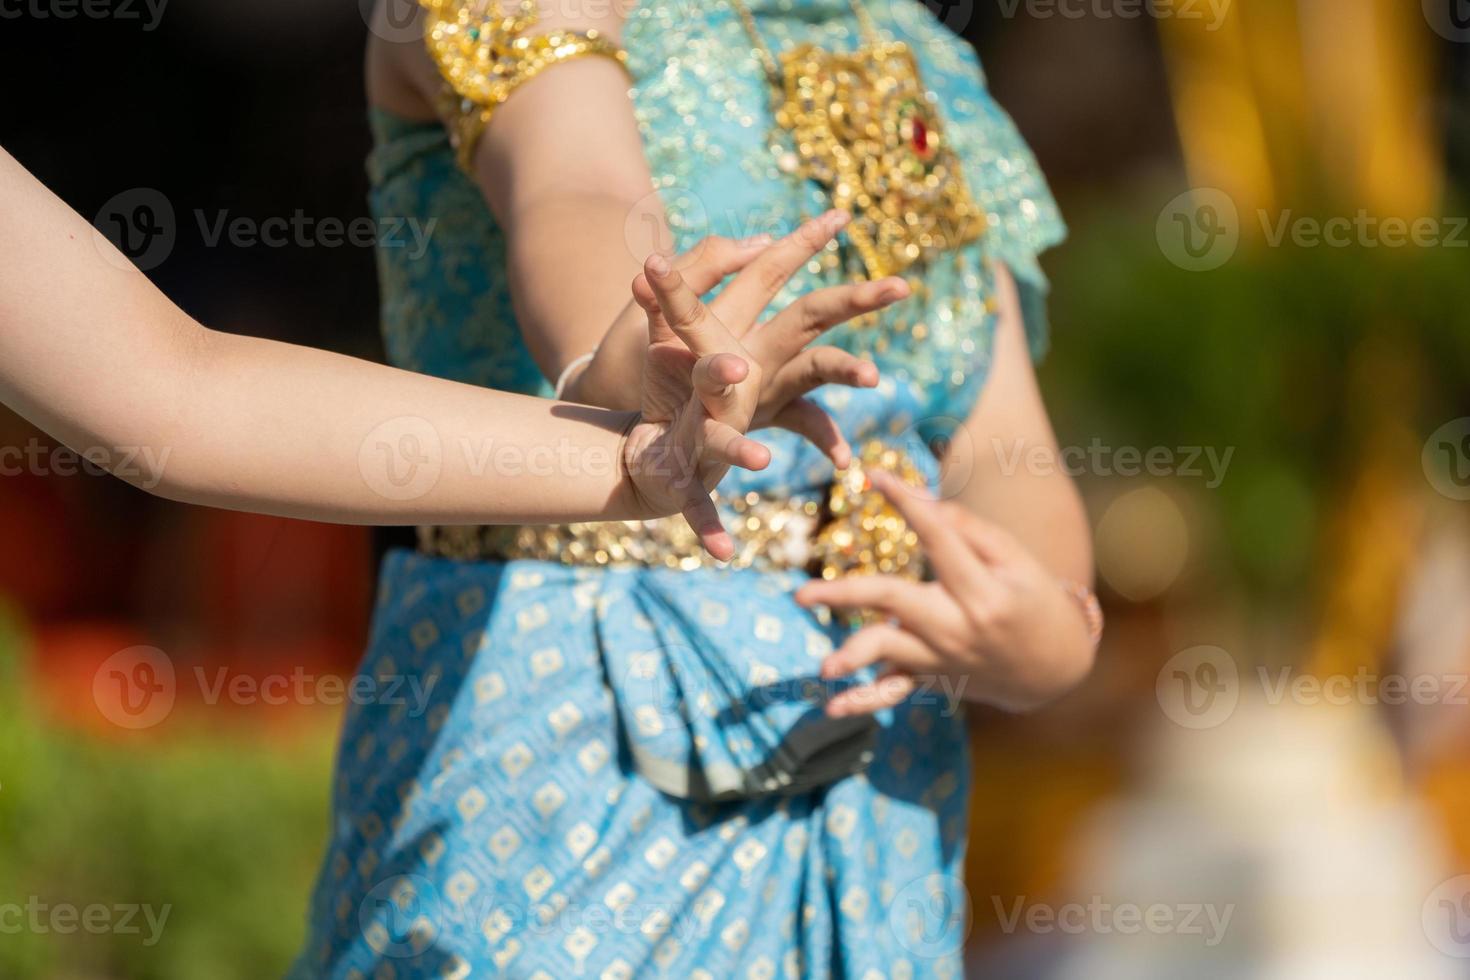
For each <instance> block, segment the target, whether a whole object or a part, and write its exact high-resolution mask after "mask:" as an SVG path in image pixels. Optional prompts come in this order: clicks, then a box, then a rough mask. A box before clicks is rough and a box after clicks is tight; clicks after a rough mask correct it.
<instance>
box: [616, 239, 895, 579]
mask: <svg viewBox="0 0 1470 980" xmlns="http://www.w3.org/2000/svg"><path fill="white" fill-rule="evenodd" d="M846 220H847V218H846V215H843V214H829V215H824V216H823V217H822V218H819V219H817V220H816V221H812V222H808V223H807V224H806V225H803V226H802V228H800V229H798V230H797V232H796V233H795V234H793V235H792V236H790V237H788V238H787V239H784V240H783V241H781V242H779V243H777V244H775V245H772V246H770V247H769V248H767V249H764V250H763V251H760V252H756V253H754V254H753V255H752V256H751V257H750V258H747V259H746V260H745V269H744V271H743V272H741V274H740V275H738V276H736V278H735V280H734V281H733V282H731V284H730V285H729V287H728V288H727V289H726V290H725V291H724V292H723V293H721V296H720V299H719V300H715V301H714V302H713V303H711V304H710V305H709V306H706V305H705V304H704V303H702V302H701V301H700V299H699V296H698V295H697V293H696V292H695V290H694V289H693V288H691V285H690V283H689V281H688V280H687V279H686V278H685V276H684V275H683V274H681V273H680V272H679V270H677V269H676V268H675V267H674V265H673V264H672V263H671V262H669V261H668V260H667V259H665V258H664V257H663V256H660V255H654V256H651V257H650V258H649V259H648V261H647V262H646V263H645V265H644V273H643V274H642V275H640V276H639V277H638V278H637V279H636V280H635V281H634V283H633V295H634V299H635V301H636V302H637V303H638V305H639V306H640V307H641V308H642V309H643V311H644V313H645V314H646V316H647V330H648V348H647V354H646V357H645V362H644V368H643V389H642V408H641V413H642V417H641V419H640V421H639V422H638V424H637V425H635V427H634V428H633V429H632V430H631V431H630V433H629V437H628V440H627V444H626V448H625V452H624V461H625V464H626V465H627V467H628V471H629V473H630V475H631V476H632V478H633V485H634V487H635V488H636V489H637V492H638V494H639V496H640V497H641V498H642V501H643V503H644V505H645V506H646V507H647V509H648V511H649V512H650V513H669V512H671V511H673V510H678V511H680V512H681V513H683V514H684V516H685V518H686V519H687V520H688V521H689V524H690V526H691V527H693V528H694V530H695V532H696V533H697V534H698V535H699V538H700V541H701V542H702V543H703V544H704V547H705V548H706V549H707V550H708V551H709V552H710V553H711V554H712V555H714V556H715V557H717V558H721V559H725V558H729V557H730V556H731V555H732V554H733V553H734V543H733V542H732V541H731V540H730V536H729V535H728V534H727V533H726V532H725V530H724V528H723V526H722V525H721V522H720V518H719V513H718V511H717V510H716V508H715V506H714V504H713V502H712V501H711V500H710V498H709V490H711V489H713V487H714V486H715V485H716V484H717V483H719V481H720V478H721V477H723V476H724V474H725V473H726V472H727V471H728V469H729V468H730V467H731V466H741V467H744V468H746V469H752V470H759V469H764V468H765V467H766V465H767V464H769V462H770V456H771V454H770V451H769V450H768V449H766V448H765V447H764V446H762V445H760V444H759V443H756V442H754V441H753V440H751V439H749V438H747V437H746V436H745V435H744V432H745V431H746V430H747V429H749V428H752V427H753V426H754V425H758V424H760V421H759V420H760V419H761V417H762V413H763V411H764V412H772V413H773V421H774V422H775V424H786V425H788V427H790V428H792V429H794V430H796V431H800V432H802V433H803V434H804V435H806V436H807V437H808V438H811V439H812V440H813V441H814V442H816V443H817V444H818V445H822V446H824V448H827V449H828V450H829V452H834V453H836V454H837V455H839V456H844V455H847V454H849V453H850V450H848V449H847V444H846V442H845V440H843V438H842V435H841V433H840V431H839V430H838V428H837V425H836V423H835V422H833V420H832V419H831V418H830V417H829V416H828V415H827V414H826V413H825V412H823V411H822V410H821V409H820V408H819V407H818V406H817V405H816V403H814V402H811V401H808V400H807V399H805V398H804V397H803V396H804V394H805V393H806V392H807V391H809V390H811V388H813V387H816V386H817V385H820V384H822V383H823V382H824V380H825V377H824V376H823V375H822V372H821V371H820V370H817V369H815V368H814V367H813V365H814V364H815V363H816V362H815V360H814V359H813V357H812V355H813V354H815V353H817V352H815V351H806V352H804V351H803V348H804V347H805V346H806V343H807V341H808V340H810V339H811V337H813V336H815V335H816V333H818V332H820V331H821V330H823V329H826V327H827V326H830V325H831V324H832V323H836V322H840V320H842V319H845V318H847V317H849V316H852V315H854V314H856V313H859V312H865V311H866V310H870V309H876V308H879V307H881V306H884V305H886V304H887V303H889V302H892V301H893V300H894V299H898V298H900V297H902V296H904V295H907V287H906V285H904V284H903V282H902V280H895V281H885V282H883V283H865V284H860V285H856V286H838V287H833V288H831V289H825V290H819V291H817V292H815V293H812V294H810V295H808V296H805V297H803V298H802V299H800V300H797V301H796V302H795V303H793V304H792V305H791V306H788V307H787V308H786V309H785V310H783V311H781V312H780V313H779V314H777V315H776V316H775V317H773V318H772V319H771V320H769V321H767V322H766V323H765V324H762V325H761V326H759V327H754V321H755V317H756V316H758V315H759V314H760V311H761V310H763V309H764V308H765V306H766V304H767V303H769V302H770V298H771V296H773V295H774V294H775V292H776V290H777V289H779V288H780V286H781V284H782V283H784V281H785V280H786V278H788V277H789V276H790V275H791V273H793V272H795V271H796V269H798V268H800V267H801V265H802V263H803V262H805V261H807V260H808V259H810V258H811V256H812V255H814V254H815V253H816V251H817V250H819V249H820V248H821V247H822V245H823V244H825V243H826V242H827V241H828V240H830V238H831V236H832V235H833V234H834V233H835V232H836V230H837V229H838V228H840V227H841V226H842V224H843V223H844V222H845V221H846ZM732 244H733V243H732ZM864 286H866V287H870V288H866V289H865V288H862V287H864ZM872 287H876V288H872ZM732 294H733V295H732ZM727 296H729V297H730V298H729V300H728V301H726V302H725V303H723V304H722V303H721V300H724V299H725V297H727ZM814 300H815V301H814ZM717 310H723V313H717ZM732 311H733V315H734V316H736V317H739V318H740V319H737V320H735V323H736V327H735V328H733V329H732V328H731V327H730V326H729V325H728V323H729V321H728V320H726V317H728V316H730V315H732ZM742 338H743V339H742ZM834 353H835V354H841V355H842V356H844V357H849V358H851V357H852V355H850V354H845V352H841V351H834ZM852 360H853V362H854V365H853V366H854V367H856V368H859V369H861V370H858V371H856V372H854V374H855V377H854V380H855V381H866V382H867V383H870V384H871V383H876V381H877V370H876V368H874V366H873V365H872V364H871V363H868V362H865V361H859V360H858V359H856V358H852ZM783 418H784V419H785V421H784V422H783V421H781V420H782V419H783ZM843 462H846V460H845V459H844V460H843Z"/></svg>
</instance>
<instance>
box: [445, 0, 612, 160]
mask: <svg viewBox="0 0 1470 980" xmlns="http://www.w3.org/2000/svg"><path fill="white" fill-rule="evenodd" d="M420 4H421V5H422V6H423V8H424V11H425V14H426V24H425V29H424V43H425V44H426V45H427V46H428V49H429V56H430V57H432V58H433V59H434V63H435V65H437V66H438V68H439V73H440V75H441V76H442V77H443V78H444V82H445V85H444V89H443V94H442V96H441V98H440V107H439V110H440V115H442V116H443V118H444V120H445V122H446V124H447V125H448V126H449V131H450V138H451V140H452V142H453V144H454V149H455V156H456V159H457V160H458V162H459V165H460V166H461V167H462V168H464V169H465V170H469V169H470V161H471V159H472V158H473V156H474V152H475V147H476V145H478V143H479V139H480V136H481V135H482V134H483V133H484V131H485V127H486V126H487V125H488V124H489V122H490V118H491V117H492V116H493V115H494V114H495V110H496V109H497V108H499V107H500V106H501V105H502V104H503V103H504V102H505V101H506V100H507V99H509V98H510V97H511V95H513V94H514V93H515V91H516V89H518V88H520V87H521V86H522V85H524V84H525V83H526V82H529V81H530V80H531V79H533V78H535V77H536V76H537V75H539V74H541V72H543V71H545V70H546V69H547V68H550V67H551V66H552V65H556V64H561V63H562V62H565V61H570V60H572V59H574V58H581V57H584V56H586V55H596V56H598V57H604V58H611V59H613V60H614V61H616V62H617V63H618V64H620V65H626V62H627V55H626V54H625V53H624V52H623V49H622V48H620V47H618V46H617V45H616V44H614V43H613V42H612V41H610V40H608V39H607V38H606V37H603V36H602V35H600V34H599V33H598V32H597V31H595V30H591V31H586V32H579V31H550V32H548V33H545V34H533V33H531V31H532V29H533V28H534V27H535V26H536V22H537V20H538V19H539V18H538V17H537V14H536V2H535V0H515V10H514V11H512V12H507V11H506V10H505V9H504V8H503V7H502V6H501V3H500V0H420Z"/></svg>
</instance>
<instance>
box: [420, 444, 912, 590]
mask: <svg viewBox="0 0 1470 980" xmlns="http://www.w3.org/2000/svg"><path fill="white" fill-rule="evenodd" d="M874 467H876V468H880V469H886V470H891V471H892V472H894V473H896V474H897V475H898V476H899V477H900V478H901V479H903V480H904V481H905V482H907V483H910V484H912V485H914V486H922V485H923V484H924V478H923V475H922V474H921V473H920V472H919V470H918V468H917V467H916V466H915V465H914V463H913V460H912V459H910V458H909V457H908V455H907V454H905V453H903V452H902V451H901V450H897V449H893V448H889V447H887V446H885V445H883V444H882V443H880V442H870V443H868V444H867V445H865V446H864V447H863V449H862V451H861V452H860V453H859V454H858V455H857V458H856V459H854V460H853V463H852V465H851V466H849V467H848V468H847V469H846V470H843V471H841V472H839V473H838V474H837V476H836V478H835V479H834V480H833V482H832V485H831V487H830V488H829V489H828V491H827V494H826V500H825V503H823V502H820V501H817V500H808V501H797V500H792V499H790V498H785V499H782V498H777V497H773V496H767V495H764V494H759V493H754V492H752V493H748V494H746V495H745V496H743V497H735V498H728V497H726V498H717V499H716V503H717V504H719V505H720V506H721V507H722V509H724V510H725V511H726V512H727V514H733V519H731V520H729V521H728V522H727V524H728V527H729V530H730V535H731V537H732V538H734V540H735V557H734V558H733V559H732V560H731V561H729V562H725V563H720V562H717V561H715V559H713V558H711V557H710V556H709V554H708V553H707V552H706V551H705V550H704V549H703V548H701V547H700V545H699V539H698V538H697V537H696V536H695V534H694V531H693V530H692V529H691V528H690V527H689V525H688V524H687V523H685V521H684V519H683V518H682V517H664V518H659V519H657V520H651V521H596V522H590V523H584V524H555V525H525V526H519V527H517V526H467V527H454V526H447V525H428V526H423V527H420V528H419V529H418V537H419V552H420V553H421V554H425V555H431V556H433V557H436V558H451V559H455V560H458V561H549V562H558V563H560V564H563V565H573V566H604V567H620V566H621V567H645V568H657V567H664V568H677V569H695V568H705V567H726V568H754V569H760V570H765V571H776V570H804V571H807V572H809V573H811V574H813V575H820V576H821V577H823V578H837V577H839V576H843V575H854V574H858V575H860V574H871V573H875V572H882V573H885V574H892V575H900V576H903V577H905V578H911V579H918V578H920V577H922V575H923V561H922V558H921V555H920V552H919V542H918V537H917V536H916V535H915V534H914V532H913V531H911V530H909V527H908V525H907V524H906V523H905V522H904V520H903V518H902V517H900V516H899V514H898V512H897V511H896V510H894V508H893V505H892V504H890V503H889V502H888V501H887V500H886V499H884V497H883V495H882V494H880V493H878V492H876V491H875V490H873V488H872V485H871V484H870V483H869V481H868V478H867V475H866V473H865V469H870V468H874Z"/></svg>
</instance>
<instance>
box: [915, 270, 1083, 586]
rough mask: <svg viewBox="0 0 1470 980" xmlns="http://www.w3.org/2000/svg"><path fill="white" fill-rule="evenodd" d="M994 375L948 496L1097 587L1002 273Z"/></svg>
mask: <svg viewBox="0 0 1470 980" xmlns="http://www.w3.org/2000/svg"><path fill="white" fill-rule="evenodd" d="M997 289H998V291H999V300H1000V313H999V322H998V323H997V325H996V332H995V351H994V353H993V355H992V362H991V369H990V378H989V380H987V381H986V383H985V389H984V391H983V392H982V393H981V395H980V400H979V402H978V403H977V404H976V406H975V408H974V409H973V410H972V411H971V413H970V417H969V418H968V419H966V420H965V423H964V426H963V428H962V429H961V432H960V433H959V437H958V438H956V439H954V440H953V442H952V444H951V450H950V453H949V454H948V456H947V458H946V459H945V461H944V484H943V486H942V488H941V496H944V497H946V498H951V499H953V500H955V501H956V502H957V503H960V504H962V505H963V506H964V507H965V508H966V509H968V510H970V511H971V512H973V513H975V514H976V515H978V516H980V517H982V518H984V519H986V520H988V521H991V522H993V523H995V524H998V525H1000V526H1001V527H1003V528H1006V529H1007V530H1008V531H1010V533H1011V534H1012V535H1014V536H1015V538H1016V539H1017V540H1018V541H1020V542H1021V543H1022V544H1024V545H1025V546H1026V547H1027V548H1028V549H1030V551H1031V552H1032V554H1034V555H1035V556H1036V557H1037V558H1038V559H1039V560H1040V561H1041V563H1042V564H1043V565H1045V566H1046V567H1047V568H1048V569H1049V570H1050V571H1051V573H1052V574H1053V575H1055V576H1057V577H1059V578H1064V579H1070V580H1071V581H1074V582H1079V583H1082V584H1084V585H1089V586H1090V585H1091V584H1092V538H1091V533H1090V531H1089V529H1088V524H1087V513H1086V511H1085V510H1084V509H1083V507H1082V499H1081V497H1080V496H1078V493H1077V487H1076V486H1075V485H1074V484H1073V482H1072V478H1071V477H1070V476H1069V475H1068V474H1067V473H1066V472H1065V471H1064V469H1063V468H1062V466H1061V456H1060V450H1059V449H1058V447H1057V437H1056V434H1055V433H1053V432H1052V427H1051V420H1050V419H1049V418H1048V417H1047V413H1046V405H1045V404H1044V403H1043V402H1042V400H1041V391H1040V389H1039V388H1038V387H1037V384H1036V372H1035V371H1034V370H1033V369H1032V366H1031V356H1030V353H1029V351H1028V348H1027V344H1026V333H1025V328H1024V327H1023V326H1022V323H1021V307H1020V301H1019V297H1018V296H1017V294H1016V285H1015V282H1014V281H1013V280H1012V279H1011V276H1010V274H1009V273H1008V272H1006V271H1005V270H1004V269H1001V270H999V275H998V276H997Z"/></svg>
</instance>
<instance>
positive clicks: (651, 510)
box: [607, 412, 666, 521]
mask: <svg viewBox="0 0 1470 980" xmlns="http://www.w3.org/2000/svg"><path fill="white" fill-rule="evenodd" d="M619 414H626V415H627V419H626V421H625V422H623V424H622V425H621V426H620V427H619V429H618V444H617V460H618V481H617V485H616V486H615V487H614V488H613V497H612V500H611V501H609V506H608V515H607V519H609V520H619V521H646V520H651V519H653V518H655V517H664V516H666V515H665V514H663V513H660V512H659V510H658V508H657V507H655V506H654V505H653V503H652V501H650V500H649V499H648V498H647V496H645V495H644V493H643V490H642V488H641V487H640V486H639V485H638V480H637V479H636V476H635V474H636V472H637V467H638V460H639V453H640V452H641V449H642V447H641V446H640V445H639V444H638V442H637V439H638V427H639V425H640V423H642V421H643V413H641V412H627V413H619Z"/></svg>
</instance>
